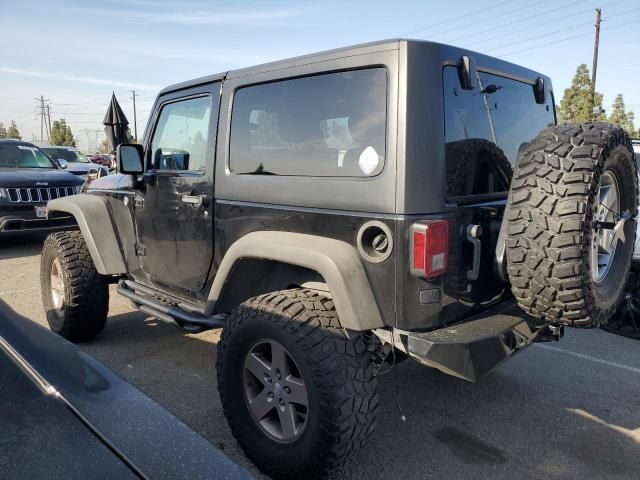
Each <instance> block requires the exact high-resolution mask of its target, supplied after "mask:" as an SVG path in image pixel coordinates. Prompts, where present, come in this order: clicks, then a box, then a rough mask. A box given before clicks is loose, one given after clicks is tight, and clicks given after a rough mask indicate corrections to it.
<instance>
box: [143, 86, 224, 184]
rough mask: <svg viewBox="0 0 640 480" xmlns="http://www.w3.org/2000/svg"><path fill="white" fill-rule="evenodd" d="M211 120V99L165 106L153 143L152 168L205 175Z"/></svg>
mask: <svg viewBox="0 0 640 480" xmlns="http://www.w3.org/2000/svg"><path fill="white" fill-rule="evenodd" d="M210 119H211V97H209V96H206V97H199V98H191V99H189V100H182V101H178V102H173V103H169V104H167V105H165V106H164V107H163V108H162V111H161V112H160V117H159V118H158V123H157V126H156V130H155V132H154V134H153V138H152V140H151V158H150V159H149V161H150V164H151V165H150V166H151V168H154V169H156V170H179V171H193V172H203V171H204V169H205V166H206V162H207V140H208V137H209V122H210Z"/></svg>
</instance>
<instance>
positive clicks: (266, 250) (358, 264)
mask: <svg viewBox="0 0 640 480" xmlns="http://www.w3.org/2000/svg"><path fill="white" fill-rule="evenodd" d="M243 258H260V259H268V260H273V261H276V262H282V263H287V264H291V265H296V266H300V267H304V268H308V269H310V270H314V271H316V272H318V273H319V274H320V275H321V276H322V278H323V279H324V281H325V282H326V284H327V286H328V288H329V292H330V294H331V297H332V298H333V302H334V305H335V307H336V312H337V313H338V318H339V320H340V324H341V326H342V327H343V328H347V329H350V330H356V331H364V330H371V329H374V328H379V327H382V326H384V323H383V321H382V316H381V315H380V311H379V309H378V304H377V302H376V300H375V297H374V295H373V292H372V291H371V285H370V283H369V280H368V278H367V275H366V272H365V270H364V267H363V265H362V261H361V260H360V257H359V255H358V252H357V251H356V249H355V248H354V247H352V246H351V245H349V244H348V243H346V242H343V241H340V240H335V239H332V238H326V237H319V236H315V235H307V234H302V233H292V232H277V231H257V232H251V233H248V234H247V235H245V236H243V237H241V238H240V239H238V240H236V241H235V242H234V243H233V244H232V245H231V246H230V247H229V249H228V250H227V252H226V253H225V255H224V258H223V259H222V262H220V266H219V268H218V271H217V273H216V276H215V279H214V281H213V285H212V286H211V290H210V292H209V296H208V299H207V306H206V309H205V313H206V314H208V315H211V314H213V313H214V312H215V310H216V302H217V301H218V299H219V298H220V296H221V294H222V290H223V288H224V286H225V283H226V281H227V278H228V277H229V274H230V273H231V271H232V268H233V266H234V264H235V263H236V262H237V261H238V260H240V259H243Z"/></svg>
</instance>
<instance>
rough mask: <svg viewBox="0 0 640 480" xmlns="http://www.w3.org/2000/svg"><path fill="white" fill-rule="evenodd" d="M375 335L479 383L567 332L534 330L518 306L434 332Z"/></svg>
mask: <svg viewBox="0 0 640 480" xmlns="http://www.w3.org/2000/svg"><path fill="white" fill-rule="evenodd" d="M374 333H375V334H376V335H377V336H378V337H379V338H380V339H381V340H382V341H383V342H386V343H389V344H392V345H393V346H394V347H396V348H397V349H399V350H400V351H402V352H404V353H406V354H408V355H410V356H412V357H413V358H415V359H416V360H417V361H418V362H420V363H422V364H424V365H427V366H429V367H433V368H437V369H438V370H440V371H442V372H444V373H447V374H449V375H453V376H455V377H458V378H462V379H464V380H467V381H470V382H475V381H477V380H479V379H480V378H482V377H484V376H485V375H486V374H488V373H489V372H491V371H492V370H493V369H494V368H495V367H497V366H498V365H499V364H500V363H502V362H503V361H504V360H506V359H507V358H509V357H510V356H512V355H513V354H514V353H516V352H518V351H520V350H522V349H523V348H525V347H527V346H529V345H531V344H532V343H533V342H535V341H550V340H551V339H555V340H558V339H559V338H560V337H561V336H562V333H563V332H562V329H561V328H558V327H553V326H551V325H544V326H542V327H540V328H532V327H531V326H530V325H529V323H528V322H527V320H526V314H525V313H524V312H523V311H522V310H519V309H518V308H517V306H515V309H513V308H508V310H507V309H500V311H498V312H495V311H494V312H492V313H488V312H487V313H485V314H484V315H479V316H476V317H473V318H471V319H469V320H468V321H466V322H464V323H459V324H457V325H452V326H449V327H444V328H441V329H438V330H434V331H431V332H410V331H405V330H399V329H397V328H394V329H391V330H384V329H376V330H374Z"/></svg>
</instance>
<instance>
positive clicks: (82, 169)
mask: <svg viewBox="0 0 640 480" xmlns="http://www.w3.org/2000/svg"><path fill="white" fill-rule="evenodd" d="M98 168H103V167H102V165H98V164H97V163H82V162H67V168H66V171H67V172H71V173H73V174H74V175H85V174H86V173H87V172H88V171H89V170H92V169H93V170H95V169H98Z"/></svg>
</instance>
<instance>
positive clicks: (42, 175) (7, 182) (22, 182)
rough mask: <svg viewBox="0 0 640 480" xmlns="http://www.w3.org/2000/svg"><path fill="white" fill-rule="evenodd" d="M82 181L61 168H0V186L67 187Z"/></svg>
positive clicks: (79, 183)
mask: <svg viewBox="0 0 640 480" xmlns="http://www.w3.org/2000/svg"><path fill="white" fill-rule="evenodd" d="M82 183H83V180H82V179H81V178H79V177H76V176H75V175H74V174H73V173H71V172H65V171H62V170H43V169H35V168H34V169H29V168H23V169H20V170H16V169H2V168H0V187H62V186H65V187H69V186H73V185H81V184H82Z"/></svg>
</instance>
